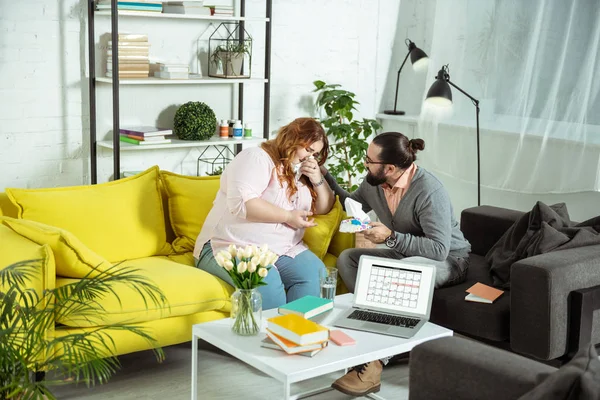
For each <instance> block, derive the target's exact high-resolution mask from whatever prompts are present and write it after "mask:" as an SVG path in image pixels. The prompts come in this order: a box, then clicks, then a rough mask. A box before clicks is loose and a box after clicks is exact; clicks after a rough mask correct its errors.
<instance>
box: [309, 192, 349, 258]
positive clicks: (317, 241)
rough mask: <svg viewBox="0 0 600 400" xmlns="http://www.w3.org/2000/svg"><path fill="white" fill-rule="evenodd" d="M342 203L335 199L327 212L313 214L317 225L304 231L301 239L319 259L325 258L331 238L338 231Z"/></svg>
mask: <svg viewBox="0 0 600 400" xmlns="http://www.w3.org/2000/svg"><path fill="white" fill-rule="evenodd" d="M342 211H343V209H342V204H341V203H340V201H339V200H338V199H337V197H336V199H335V203H333V207H332V208H331V211H329V213H327V214H324V215H317V216H315V222H316V223H317V226H314V227H312V228H308V229H307V230H306V231H305V232H304V237H303V238H302V240H303V241H304V243H305V244H306V245H307V246H308V248H309V249H310V250H311V251H312V252H313V253H315V254H316V255H317V257H319V258H320V259H321V260H323V259H324V258H325V254H327V249H328V248H329V243H330V242H331V238H332V237H333V235H334V234H335V233H336V232H337V231H338V228H339V226H340V222H341V220H342V219H341V218H342Z"/></svg>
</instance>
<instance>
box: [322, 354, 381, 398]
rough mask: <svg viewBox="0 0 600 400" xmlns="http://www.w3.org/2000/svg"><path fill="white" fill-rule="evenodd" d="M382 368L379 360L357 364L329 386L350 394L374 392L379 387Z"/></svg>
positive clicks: (359, 394)
mask: <svg viewBox="0 0 600 400" xmlns="http://www.w3.org/2000/svg"><path fill="white" fill-rule="evenodd" d="M382 370H383V365H382V364H381V361H379V360H376V361H372V362H370V363H366V364H362V365H358V366H356V367H354V368H352V369H351V370H350V371H348V373H347V374H346V375H344V376H342V377H341V378H340V379H338V380H337V381H335V382H333V384H332V385H331V387H332V388H334V389H336V390H339V391H340V392H342V393H345V394H348V395H350V396H365V395H367V394H369V393H376V392H379V389H381V371H382Z"/></svg>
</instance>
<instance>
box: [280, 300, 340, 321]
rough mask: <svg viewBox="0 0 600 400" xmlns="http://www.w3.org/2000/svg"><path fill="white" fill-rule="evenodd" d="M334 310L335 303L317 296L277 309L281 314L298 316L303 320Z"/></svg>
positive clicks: (292, 302) (295, 301)
mask: <svg viewBox="0 0 600 400" xmlns="http://www.w3.org/2000/svg"><path fill="white" fill-rule="evenodd" d="M332 309H333V301H331V300H329V299H323V298H321V297H317V296H310V295H308V296H304V297H301V298H299V299H296V300H294V301H291V302H289V303H287V304H284V305H282V306H281V307H279V308H278V309H277V311H278V312H279V314H282V315H285V314H296V315H299V316H301V317H303V318H312V317H315V316H317V315H319V314H322V313H324V312H326V311H329V310H332Z"/></svg>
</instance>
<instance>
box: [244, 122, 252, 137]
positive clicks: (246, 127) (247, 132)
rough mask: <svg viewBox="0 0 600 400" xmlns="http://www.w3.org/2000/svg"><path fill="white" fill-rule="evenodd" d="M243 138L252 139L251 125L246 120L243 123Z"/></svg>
mask: <svg viewBox="0 0 600 400" xmlns="http://www.w3.org/2000/svg"><path fill="white" fill-rule="evenodd" d="M244 139H252V126H250V124H249V123H248V122H246V123H245V124H244Z"/></svg>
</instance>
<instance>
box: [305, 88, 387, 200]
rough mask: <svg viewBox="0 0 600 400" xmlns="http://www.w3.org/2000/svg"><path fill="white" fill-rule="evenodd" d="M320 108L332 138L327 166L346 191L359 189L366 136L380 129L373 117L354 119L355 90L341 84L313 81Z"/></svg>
mask: <svg viewBox="0 0 600 400" xmlns="http://www.w3.org/2000/svg"><path fill="white" fill-rule="evenodd" d="M313 84H314V85H315V90H314V92H317V93H319V95H318V96H317V99H316V103H315V105H316V107H317V109H318V110H319V111H320V112H321V113H324V114H325V115H326V117H325V118H321V123H322V124H323V126H324V127H325V130H326V131H327V135H328V136H329V137H330V139H331V142H330V147H329V159H328V163H327V168H328V170H329V171H330V172H331V175H332V176H335V177H336V180H337V182H338V183H339V184H340V185H341V186H342V187H344V188H346V189H347V190H351V191H352V190H356V189H357V188H358V184H357V183H356V179H355V178H356V177H357V175H359V174H363V173H364V172H365V166H364V160H365V156H366V154H367V147H369V145H368V143H367V139H368V138H369V136H371V135H372V134H374V133H376V132H377V130H378V129H381V125H380V124H379V123H378V122H377V121H376V120H374V119H367V118H363V119H354V112H355V111H357V110H356V107H355V106H356V105H357V104H359V102H358V101H356V100H354V97H355V96H356V95H355V94H354V93H352V92H349V91H347V90H343V89H341V85H337V84H332V85H328V84H326V83H325V82H323V81H314V82H313Z"/></svg>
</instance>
